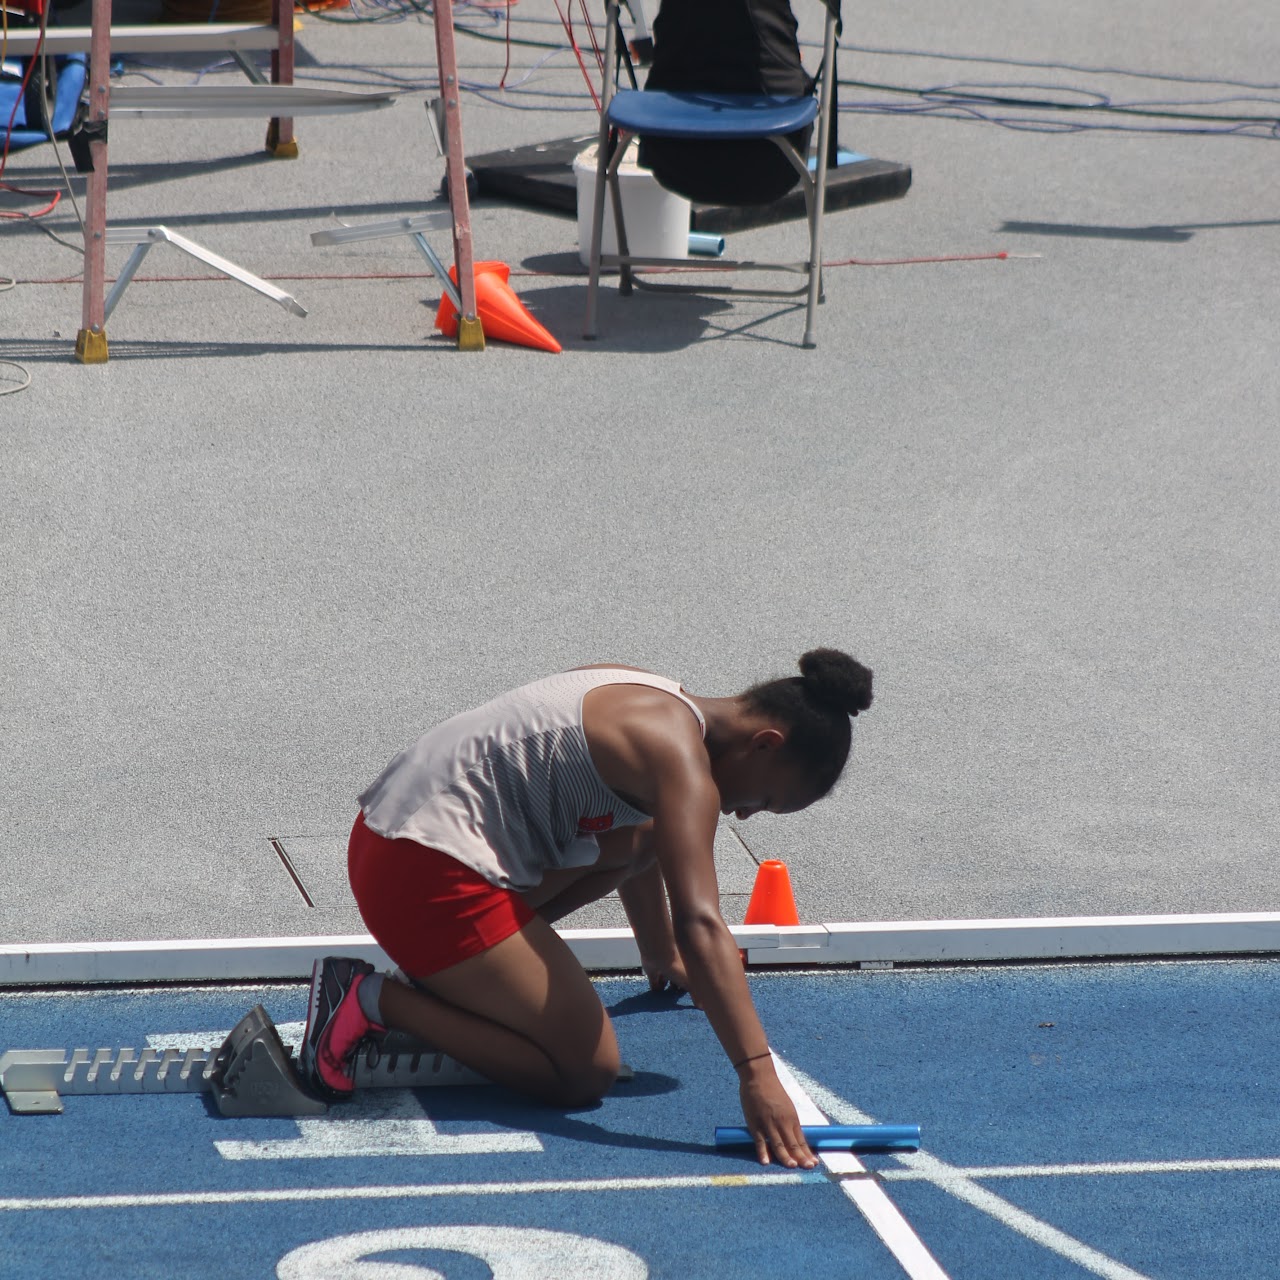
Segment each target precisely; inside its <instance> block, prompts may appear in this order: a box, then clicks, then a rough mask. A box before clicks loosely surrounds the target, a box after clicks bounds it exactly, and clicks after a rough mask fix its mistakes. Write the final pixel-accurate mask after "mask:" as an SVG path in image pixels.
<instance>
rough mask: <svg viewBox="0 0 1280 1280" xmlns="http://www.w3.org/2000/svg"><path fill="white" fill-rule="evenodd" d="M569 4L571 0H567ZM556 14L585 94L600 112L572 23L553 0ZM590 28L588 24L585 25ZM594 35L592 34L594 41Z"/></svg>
mask: <svg viewBox="0 0 1280 1280" xmlns="http://www.w3.org/2000/svg"><path fill="white" fill-rule="evenodd" d="M569 2H570V4H572V3H573V0H569ZM555 6H556V13H558V14H559V15H560V25H561V26H562V27H564V31H565V35H567V36H568V37H569V47H570V48H571V49H572V50H573V56H574V57H575V58H577V60H578V67H579V69H580V70H581V71H582V78H583V79H584V80H585V81H586V82H587V92H588V93H590V94H591V101H592V102H593V103H594V104H595V108H596V111H597V112H598V111H599V110H600V96H599V95H598V94H597V93H596V87H595V85H593V84H592V83H591V76H590V74H589V73H588V72H587V64H586V63H585V62H583V60H582V50H581V49H579V48H578V41H577V39H576V38H575V37H574V34H573V23H572V22H570V21H569V19H568V18H567V17H566V16H565V12H564V10H563V9H561V8H560V0H555ZM587 26H588V27H590V26H591V24H590V22H588V23H587ZM594 38H595V33H594V32H592V39H593V41H594Z"/></svg>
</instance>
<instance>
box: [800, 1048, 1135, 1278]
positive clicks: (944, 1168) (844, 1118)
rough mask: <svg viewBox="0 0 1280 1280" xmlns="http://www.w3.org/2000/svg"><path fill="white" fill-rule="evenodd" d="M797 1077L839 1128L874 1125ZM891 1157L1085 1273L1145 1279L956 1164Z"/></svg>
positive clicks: (919, 1156)
mask: <svg viewBox="0 0 1280 1280" xmlns="http://www.w3.org/2000/svg"><path fill="white" fill-rule="evenodd" d="M795 1075H796V1078H797V1079H798V1080H799V1081H800V1082H801V1083H802V1084H803V1085H804V1087H805V1088H806V1089H807V1090H808V1091H809V1093H810V1094H811V1095H812V1096H813V1098H814V1100H815V1101H816V1102H817V1103H818V1105H819V1106H821V1107H822V1109H823V1110H824V1111H825V1112H826V1113H827V1114H828V1115H829V1116H830V1117H831V1119H832V1120H834V1121H835V1122H836V1123H837V1124H875V1121H874V1120H872V1119H871V1117H870V1116H868V1115H867V1114H866V1113H865V1112H863V1111H860V1110H859V1109H858V1108H857V1107H855V1106H854V1105H853V1104H852V1103H851V1102H846V1101H845V1100H844V1099H843V1098H840V1097H837V1096H836V1095H835V1094H834V1093H832V1092H831V1091H830V1090H828V1089H825V1088H823V1086H822V1085H820V1084H818V1082H817V1081H816V1080H811V1079H810V1078H809V1077H808V1076H806V1075H805V1074H804V1073H803V1072H802V1071H795ZM894 1159H895V1160H899V1161H901V1162H902V1164H904V1165H906V1166H907V1168H908V1170H910V1171H912V1172H913V1173H916V1174H917V1175H918V1176H919V1177H920V1178H922V1179H923V1180H924V1181H926V1182H932V1183H935V1184H936V1185H937V1186H938V1187H939V1188H940V1189H941V1190H943V1191H945V1192H947V1194H948V1195H953V1196H955V1198H956V1199H957V1200H961V1201H963V1202H964V1203H965V1204H967V1205H970V1206H972V1207H973V1208H975V1209H978V1210H981V1212H983V1213H985V1214H987V1215H989V1216H990V1217H992V1218H994V1219H995V1220H996V1221H997V1222H999V1223H1001V1224H1002V1225H1004V1226H1006V1227H1008V1228H1009V1229H1010V1230H1011V1231H1016V1232H1017V1233H1018V1234H1019V1235H1023V1236H1026V1237H1027V1239H1028V1240H1033V1241H1034V1242H1035V1243H1036V1244H1038V1245H1041V1246H1042V1247H1043V1248H1045V1249H1049V1250H1050V1251H1052V1252H1053V1253H1057V1254H1060V1255H1061V1256H1062V1257H1064V1258H1067V1259H1069V1260H1070V1261H1071V1262H1074V1263H1075V1264H1076V1265H1077V1266H1079V1267H1083V1268H1084V1269H1085V1270H1086V1271H1092V1272H1093V1274H1094V1275H1097V1276H1102V1277H1103V1280H1148V1278H1147V1277H1146V1276H1144V1275H1143V1274H1142V1273H1141V1272H1140V1271H1134V1270H1133V1268H1132V1267H1126V1266H1125V1265H1124V1264H1123V1263H1121V1262H1117V1261H1116V1260H1115V1259H1114V1258H1109V1257H1107V1255H1106V1254H1105V1253H1100V1252H1099V1251H1098V1250H1097V1249H1093V1248H1091V1247H1090V1246H1089V1245H1087V1244H1085V1243H1084V1242H1083V1241H1081V1240H1077V1239H1076V1238H1075V1237H1074V1236H1069V1235H1067V1233H1066V1232H1065V1231H1059V1230H1058V1228H1057V1227H1051V1226H1050V1225H1049V1224H1048V1223H1047V1222H1042V1221H1041V1220H1040V1219H1039V1218H1036V1217H1033V1216H1032V1215H1031V1214H1029V1213H1027V1212H1026V1211H1025V1210H1024V1209H1019V1208H1018V1207H1017V1206H1016V1205H1013V1204H1010V1203H1009V1201H1007V1200H1004V1199H1002V1198H1001V1197H1000V1196H998V1195H996V1194H995V1192H993V1191H988V1190H987V1189H986V1188H985V1187H980V1186H979V1185H978V1184H977V1183H976V1182H974V1181H973V1180H972V1179H971V1178H967V1177H966V1176H965V1173H964V1170H963V1169H959V1168H957V1167H956V1166H955V1165H949V1164H947V1163H945V1162H944V1161H942V1160H939V1159H938V1158H937V1157H936V1156H931V1155H929V1154H928V1153H927V1152H924V1151H917V1152H915V1153H914V1154H905V1153H904V1154H901V1155H896V1156H894Z"/></svg>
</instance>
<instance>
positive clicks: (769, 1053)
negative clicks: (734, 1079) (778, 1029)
mask: <svg viewBox="0 0 1280 1280" xmlns="http://www.w3.org/2000/svg"><path fill="white" fill-rule="evenodd" d="M771 1057H773V1050H772V1049H766V1050H765V1051H764V1052H763V1053H753V1054H752V1055H751V1057H749V1058H743V1060H742V1061H741V1062H735V1063H734V1064H733V1069H734V1070H735V1071H737V1069H738V1068H739V1067H745V1066H746V1065H747V1063H748V1062H755V1060H756V1059H757V1058H771Z"/></svg>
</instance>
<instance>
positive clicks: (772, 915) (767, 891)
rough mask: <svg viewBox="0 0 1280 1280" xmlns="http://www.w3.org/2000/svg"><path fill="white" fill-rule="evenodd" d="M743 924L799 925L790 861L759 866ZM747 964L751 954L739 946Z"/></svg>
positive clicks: (763, 863)
mask: <svg viewBox="0 0 1280 1280" xmlns="http://www.w3.org/2000/svg"><path fill="white" fill-rule="evenodd" d="M742 923H743V924H799V923H800V916H799V914H798V913H797V911H796V899H795V895H794V894H793V893H792V892H791V877H790V876H789V875H788V874H787V864H786V863H785V862H779V861H778V860H777V859H776V858H770V859H769V860H768V861H767V862H762V863H761V864H760V866H759V867H758V868H757V869H756V882H755V885H754V886H753V888H752V890H751V898H750V900H749V901H748V903H747V914H746V916H745V917H744V918H743V921H742ZM738 954H739V955H740V956H741V957H742V964H743V967H744V968H745V967H746V964H747V953H746V952H745V951H743V950H741V949H739V951H738Z"/></svg>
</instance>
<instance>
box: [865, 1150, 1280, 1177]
mask: <svg viewBox="0 0 1280 1280" xmlns="http://www.w3.org/2000/svg"><path fill="white" fill-rule="evenodd" d="M1266 1171H1273V1172H1274V1171H1280V1159H1276V1158H1275V1157H1272V1156H1267V1157H1260V1158H1258V1159H1240V1160H1131V1161H1110V1162H1108V1163H1105V1164H993V1165H974V1166H972V1167H970V1168H964V1169H961V1168H952V1169H951V1172H950V1174H949V1175H947V1176H949V1177H951V1178H956V1179H961V1180H963V1179H965V1178H1072V1177H1085V1178H1092V1177H1111V1176H1114V1175H1116V1174H1142V1173H1257V1172H1266ZM876 1177H878V1178H883V1179H885V1180H886V1181H887V1182H941V1181H942V1180H943V1179H942V1175H940V1174H938V1173H932V1172H928V1171H926V1170H923V1169H882V1170H880V1172H879V1173H877V1174H876Z"/></svg>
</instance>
